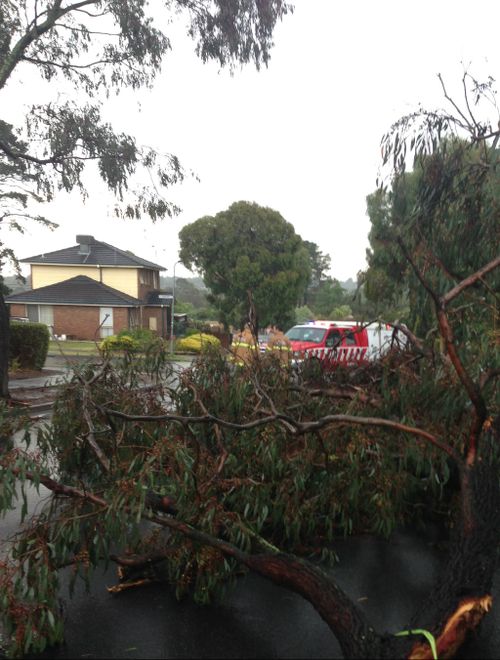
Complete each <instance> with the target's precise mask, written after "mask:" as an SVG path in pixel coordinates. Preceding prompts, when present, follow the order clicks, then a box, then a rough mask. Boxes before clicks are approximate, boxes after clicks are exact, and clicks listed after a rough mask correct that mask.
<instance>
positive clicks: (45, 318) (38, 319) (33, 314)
mask: <svg viewBox="0 0 500 660" xmlns="http://www.w3.org/2000/svg"><path fill="white" fill-rule="evenodd" d="M26 307H27V308H28V318H29V320H30V321H31V323H45V325H46V326H47V327H48V329H49V332H50V334H51V335H53V334H54V308H53V307H52V305H26Z"/></svg>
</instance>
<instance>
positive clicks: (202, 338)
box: [176, 332, 220, 353]
mask: <svg viewBox="0 0 500 660" xmlns="http://www.w3.org/2000/svg"><path fill="white" fill-rule="evenodd" d="M207 346H220V341H219V340H218V339H217V337H214V336H213V335H207V334H205V333H203V332H200V333H198V334H196V335H190V336H189V337H183V338H182V339H179V340H177V343H176V349H177V350H178V351H186V353H201V352H202V350H203V349H204V348H205V347H207Z"/></svg>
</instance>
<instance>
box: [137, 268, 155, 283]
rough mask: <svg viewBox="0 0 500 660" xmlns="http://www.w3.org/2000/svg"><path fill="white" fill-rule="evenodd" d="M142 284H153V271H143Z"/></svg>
mask: <svg viewBox="0 0 500 660" xmlns="http://www.w3.org/2000/svg"><path fill="white" fill-rule="evenodd" d="M139 278H140V283H141V284H149V285H152V284H153V271H152V270H141V272H140V276H139Z"/></svg>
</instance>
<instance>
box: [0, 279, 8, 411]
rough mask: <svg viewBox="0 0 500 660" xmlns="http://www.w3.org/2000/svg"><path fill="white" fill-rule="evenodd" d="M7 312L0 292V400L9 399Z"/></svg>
mask: <svg viewBox="0 0 500 660" xmlns="http://www.w3.org/2000/svg"><path fill="white" fill-rule="evenodd" d="M9 334H10V330H9V310H8V308H7V305H6V304H5V300H4V297H3V294H2V292H1V291H0V399H7V398H8V397H9Z"/></svg>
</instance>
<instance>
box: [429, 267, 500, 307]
mask: <svg viewBox="0 0 500 660" xmlns="http://www.w3.org/2000/svg"><path fill="white" fill-rule="evenodd" d="M499 266H500V255H499V256H498V257H496V258H495V259H493V260H492V261H490V262H489V263H488V264H486V265H485V266H483V267H482V268H480V269H479V270H478V271H476V272H475V273H473V274H472V275H469V277H466V278H465V280H462V281H461V282H460V283H459V284H457V285H456V286H455V287H453V289H451V291H448V293H447V294H446V295H444V296H443V297H442V299H441V300H442V303H443V305H445V306H446V305H447V304H448V303H450V302H451V301H452V300H453V299H454V298H456V297H457V296H458V295H460V294H461V293H462V291H464V289H467V287H469V286H472V285H473V284H475V283H476V282H477V281H478V280H480V279H482V278H483V277H484V275H486V274H487V273H490V272H491V271H492V270H495V268H498V267H499Z"/></svg>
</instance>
